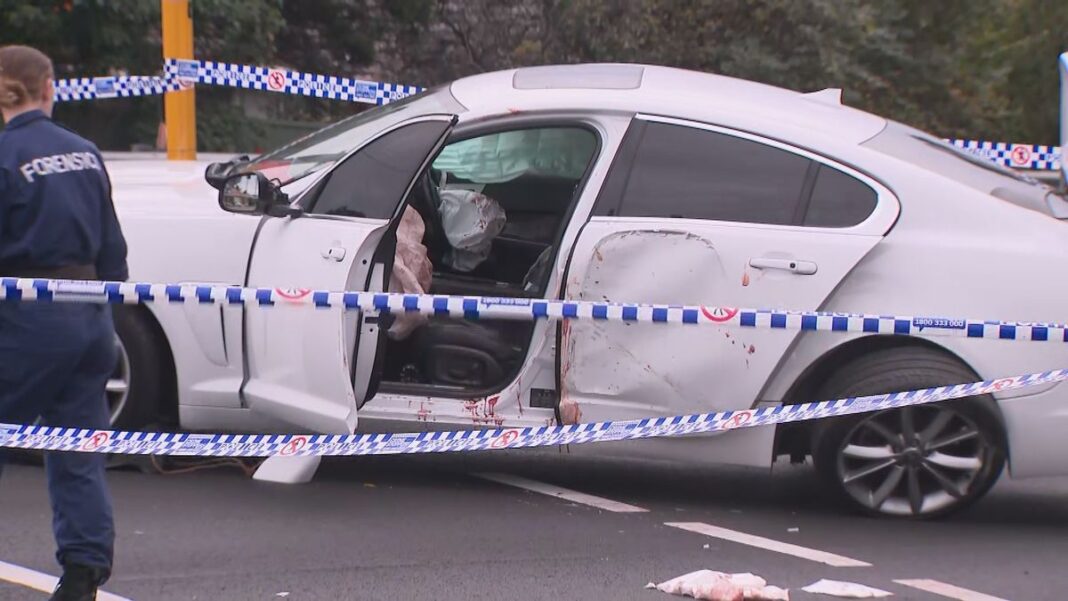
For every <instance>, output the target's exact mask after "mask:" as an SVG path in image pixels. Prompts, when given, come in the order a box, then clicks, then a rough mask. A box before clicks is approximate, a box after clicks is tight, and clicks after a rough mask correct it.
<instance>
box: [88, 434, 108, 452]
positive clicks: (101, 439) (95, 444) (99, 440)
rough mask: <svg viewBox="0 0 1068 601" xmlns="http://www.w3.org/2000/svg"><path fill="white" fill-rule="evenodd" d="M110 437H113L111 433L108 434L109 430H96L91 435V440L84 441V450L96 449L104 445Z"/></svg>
mask: <svg viewBox="0 0 1068 601" xmlns="http://www.w3.org/2000/svg"><path fill="white" fill-rule="evenodd" d="M109 439H111V434H108V433H107V432H95V433H93V435H92V436H90V437H89V440H87V441H85V442H84V443H82V450H83V451H95V450H97V449H99V448H100V447H102V446H104V444H105V443H106V442H107V441H108V440H109Z"/></svg>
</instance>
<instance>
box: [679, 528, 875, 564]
mask: <svg viewBox="0 0 1068 601" xmlns="http://www.w3.org/2000/svg"><path fill="white" fill-rule="evenodd" d="M664 525H665V526H671V527H672V528H679V529H680V530H688V531H690V532H696V533H698V534H704V535H706V536H712V537H715V538H720V539H723V540H727V541H731V542H734V543H739V544H742V545H749V546H750V547H757V548H760V549H766V550H768V551H775V552H776V553H783V554H785V555H793V556H794V557H800V558H801V559H808V560H810V561H816V562H819V563H825V564H827V565H829V566H834V567H836V568H860V567H871V564H870V563H868V562H865V561H860V560H857V559H852V558H849V557H843V556H841V555H835V554H834V553H827V552H826V551H817V550H816V549H809V548H808V547H802V546H800V545H793V544H790V543H783V542H779V541H777V540H772V539H770V538H764V537H762V536H756V535H753V534H746V533H744V532H738V531H736V530H728V529H726V528H720V527H719V526H713V525H711V524H705V523H703V522H665V523H664Z"/></svg>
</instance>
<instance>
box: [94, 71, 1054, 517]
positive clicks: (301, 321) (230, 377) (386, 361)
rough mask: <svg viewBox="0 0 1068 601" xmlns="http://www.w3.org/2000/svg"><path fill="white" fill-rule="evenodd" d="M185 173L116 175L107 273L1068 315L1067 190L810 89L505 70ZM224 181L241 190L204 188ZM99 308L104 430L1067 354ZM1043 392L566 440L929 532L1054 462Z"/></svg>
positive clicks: (513, 412) (678, 408) (564, 405)
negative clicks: (729, 474) (686, 431)
mask: <svg viewBox="0 0 1068 601" xmlns="http://www.w3.org/2000/svg"><path fill="white" fill-rule="evenodd" d="M205 167H206V165H205V164H190V163H166V164H164V163H161V162H152V163H146V162H143V161H136V160H129V161H117V162H116V161H112V162H111V163H110V168H111V172H112V177H113V180H114V188H115V197H116V205H117V208H118V212H119V215H120V219H121V222H122V225H123V228H124V230H125V233H126V236H127V238H128V240H129V243H130V265H131V279H133V280H138V281H153V282H166V283H185V282H199V283H203V282H210V283H221V284H243V285H248V286H263V287H282V288H284V289H285V291H286V293H287V294H293V295H302V294H306V293H307V289H330V290H395V291H406V292H429V293H434V294H453V295H478V296H482V297H487V298H488V299H490V300H487V301H486V302H502V303H504V302H508V299H509V298H512V297H526V298H563V299H583V300H598V301H600V300H608V301H626V302H647V303H680V304H681V303H685V304H703V305H715V306H742V307H769V308H787V309H799V310H825V311H851V312H867V313H879V314H902V315H931V316H943V315H944V316H950V317H957V316H962V317H979V318H990V319H1011V320H1031V321H1058V320H1063V318H1064V303H1063V300H1064V298H1065V295H1066V293H1068V289H1066V287H1065V284H1064V283H1063V278H1060V277H1059V274H1061V273H1062V272H1063V269H1064V263H1065V257H1068V235H1066V234H1068V224H1065V223H1062V222H1061V218H1063V217H1065V216H1068V210H1066V207H1068V201H1065V199H1064V198H1063V197H1062V196H1060V195H1058V194H1057V193H1055V192H1054V191H1053V190H1052V189H1050V188H1048V187H1045V186H1043V185H1040V184H1038V183H1035V182H1033V181H1030V180H1027V179H1025V178H1023V177H1020V176H1018V175H1016V174H1014V173H1012V172H1010V171H1007V170H1005V169H1002V168H1000V167H997V166H994V165H992V164H989V163H987V162H986V161H983V160H980V159H975V158H972V157H970V156H968V155H964V154H961V153H960V152H958V151H957V150H955V149H954V148H952V147H950V146H947V145H946V144H944V143H942V142H941V141H939V140H937V139H936V138H933V137H931V136H929V135H926V134H924V133H921V132H919V131H916V130H913V129H910V128H908V127H905V126H903V125H900V124H898V123H894V122H890V121H888V120H886V119H883V118H881V117H878V116H875V115H871V114H868V113H864V112H861V111H858V110H854V109H851V108H848V107H846V106H842V105H841V104H840V102H839V100H838V95H837V94H836V93H835V92H834V91H824V92H819V93H814V94H800V93H795V92H792V91H787V90H783V89H778V88H774V87H769V86H766V85H761V84H757V83H752V82H747V81H740V80H736V79H731V78H727V77H720V76H715V75H708V74H702V73H694V72H688V71H681V70H675V69H669V68H663V67H649V66H639V65H577V66H560V67H538V68H528V69H519V70H511V71H503V72H498V73H490V74H485V75H479V76H475V77H470V78H466V79H461V80H459V81H456V82H454V83H452V84H451V85H448V86H443V87H439V88H436V89H433V90H430V91H427V92H424V93H422V94H420V95H417V96H414V97H411V98H408V99H405V100H403V101H400V102H396V103H393V104H389V105H387V106H384V107H379V108H375V109H372V110H368V111H365V112H362V113H360V114H358V115H356V116H354V117H351V118H349V119H346V120H344V121H341V122H339V123H336V124H334V125H331V126H329V127H327V128H325V129H323V130H321V131H319V132H317V133H314V134H312V135H310V136H307V137H305V138H303V139H300V140H298V141H296V142H294V143H292V144H290V145H287V146H285V147H283V148H281V149H279V150H276V151H274V152H270V153H268V154H265V155H263V156H260V157H258V158H255V159H252V160H247V161H241V160H235V161H231V162H228V163H223V164H215V165H213V166H212V167H211V168H210V169H209V170H208V171H209V179H211V180H212V182H213V183H214V185H216V186H219V187H221V188H223V189H224V190H228V192H227V194H225V195H223V196H224V198H222V199H221V200H220V202H219V203H217V202H216V200H217V198H219V193H218V192H217V191H216V190H215V189H213V188H212V187H211V186H209V184H208V183H206V181H205V176H204V171H205ZM256 174H263V175H264V176H265V178H258V177H257V176H256ZM235 176H236V177H238V178H242V177H243V178H245V179H244V180H241V181H242V183H244V184H250V186H249V187H246V188H241V187H239V186H235V185H233V184H235V183H236V182H238V180H233V179H231V180H228V181H229V182H230V185H224V183H223V182H224V180H226V179H227V178H228V177H231V178H232V177H235ZM267 180H270V181H271V183H270V184H269V185H268V184H267V183H266V182H267ZM257 183H258V184H259V185H260V186H261V187H260V189H256V184H257ZM263 186H268V188H269V189H266V190H265V189H263ZM264 198H268V199H272V200H271V201H270V202H262V199H264ZM220 203H221V204H222V205H223V206H224V208H226V209H227V210H228V211H230V212H226V211H224V210H222V209H220V208H219V204H220ZM493 299H497V300H493ZM118 310H119V312H120V313H119V316H118V322H117V323H118V331H119V334H120V340H121V345H122V347H123V349H124V353H123V362H122V364H121V365H120V369H119V371H118V373H117V376H116V379H115V381H114V382H113V386H112V393H113V394H112V401H113V412H114V417H115V423H116V425H118V426H122V427H140V426H144V425H146V424H150V423H157V422H161V423H163V424H164V425H166V426H169V427H182V428H187V429H193V430H233V431H286V430H288V431H317V432H330V433H348V432H352V431H354V430H355V429H357V428H359V430H361V431H397V430H400V431H407V430H417V429H422V428H435V429H455V428H458V427H481V426H514V427H520V426H531V425H544V424H553V423H575V422H583V421H597V420H617V419H628V418H641V417H648V416H654V415H676V414H685V413H696V412H704V411H722V410H729V409H743V408H752V407H759V406H768V405H779V404H790V403H799V402H804V401H811V400H821V399H831V398H838V397H842V396H846V395H856V394H861V393H879V392H887V391H897V390H905V389H913V388H920V387H927V386H934V385H942V384H953V383H960V382H970V381H974V380H977V379H981V378H993V377H1000V376H1009V375H1016V374H1021V373H1029V372H1034V371H1039V370H1046V369H1054V368H1062V367H1065V366H1066V365H1068V346H1060V345H1055V344H1039V343H1013V342H1002V341H989V340H969V339H966V338H952V337H941V338H928V339H924V338H918V337H905V336H880V335H866V334H861V333H850V334H840V333H814V332H792V331H789V332H788V331H771V330H756V329H753V330H744V331H741V330H737V329H731V328H727V327H721V328H720V327H715V326H711V327H702V328H688V327H685V326H673V325H646V324H624V323H601V322H581V321H576V322H571V323H556V322H547V321H539V322H515V321H486V320H483V321H462V320H450V319H445V318H429V319H423V318H419V319H413V318H411V317H408V316H402V317H399V318H397V319H394V320H390V319H382V318H380V316H378V315H372V314H362V315H361V314H358V313H356V312H341V311H339V310H314V311H313V310H281V309H258V308H249V309H243V308H241V307H233V306H223V307H220V306H196V305H167V304H163V303H160V304H150V305H146V306H136V307H121V308H119V309H118ZM705 318H706V319H710V320H713V321H716V320H721V318H722V316H721V315H717V314H715V313H712V312H706V315H705ZM1066 402H1068V392H1066V391H1065V389H1064V387H1063V386H1060V385H1050V386H1045V387H1040V388H1028V389H1024V390H1020V391H1013V392H1010V393H1005V394H1001V395H996V396H995V397H983V398H974V399H969V400H966V401H963V402H954V403H942V404H937V405H930V406H924V407H919V408H914V409H906V410H899V411H888V412H882V413H875V414H865V415H860V416H856V417H848V418H842V419H836V420H824V421H819V422H814V423H806V424H803V425H798V426H794V427H789V428H786V427H784V428H775V427H760V428H751V429H745V430H738V431H732V432H728V433H724V434H720V435H715V436H705V435H702V436H693V437H686V438H682V439H658V440H648V441H636V442H621V443H607V444H603V445H588V446H586V445H583V446H580V447H579V448H576V449H574V451H575V452H606V451H608V452H624V453H629V454H633V455H645V456H657V457H669V458H678V459H685V460H687V461H707V462H729V463H737V464H744V465H751V466H765V467H768V466H771V465H772V463H773V462H774V461H775V460H776V458H782V457H790V458H792V459H794V460H803V459H804V458H805V457H807V456H812V457H813V458H814V460H815V464H816V466H817V468H818V471H819V473H820V474H822V476H823V477H825V478H826V480H827V482H828V483H829V485H830V486H832V487H834V488H835V489H836V490H838V491H839V492H840V493H841V494H842V496H843V497H844V498H845V499H848V500H849V501H851V502H852V503H853V504H855V505H856V506H857V507H859V508H861V509H863V510H866V511H869V512H874V513H877V514H884V515H893V516H933V515H939V514H943V513H946V512H948V511H951V510H954V509H957V508H959V507H962V506H964V505H965V504H967V503H969V502H971V501H973V500H975V499H976V498H978V497H979V496H981V495H982V494H983V493H985V492H986V491H987V490H988V489H989V488H990V486H991V485H993V483H994V482H995V480H996V479H997V478H998V476H999V475H1000V473H1001V471H1002V468H1003V465H1004V464H1005V463H1006V461H1008V462H1010V467H1011V471H1012V474H1013V475H1014V476H1035V475H1052V474H1064V473H1068V462H1066V461H1065V460H1064V457H1066V456H1068V436H1065V435H1064V432H1066V431H1068V404H1066Z"/></svg>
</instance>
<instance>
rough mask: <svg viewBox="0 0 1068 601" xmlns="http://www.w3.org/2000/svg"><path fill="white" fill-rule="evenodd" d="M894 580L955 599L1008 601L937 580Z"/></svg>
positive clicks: (961, 600) (960, 600) (958, 600)
mask: <svg viewBox="0 0 1068 601" xmlns="http://www.w3.org/2000/svg"><path fill="white" fill-rule="evenodd" d="M894 582H896V583H898V584H903V585H905V586H911V587H912V588H916V589H920V590H921V591H926V592H928V593H934V594H936V595H941V596H943V597H949V598H950V599H957V601H1008V600H1007V599H1002V598H1001V597H992V596H990V595H984V594H983V593H977V592H975V591H970V590H968V589H966V588H961V587H959V586H953V585H952V584H946V583H945V582H939V581H937V580H926V579H921V580H895V581H894Z"/></svg>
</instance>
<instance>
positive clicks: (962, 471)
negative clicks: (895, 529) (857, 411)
mask: <svg viewBox="0 0 1068 601" xmlns="http://www.w3.org/2000/svg"><path fill="white" fill-rule="evenodd" d="M996 453H997V446H996V441H994V440H991V438H990V436H989V435H988V433H987V432H985V431H984V430H983V429H982V428H980V427H979V426H978V425H977V424H976V422H975V421H974V420H972V419H971V418H970V417H968V416H967V415H965V414H963V413H962V412H960V411H958V410H956V409H955V408H954V407H953V406H951V405H928V406H920V407H905V408H902V409H895V410H889V411H881V412H878V413H873V414H871V415H869V416H866V417H865V419H863V420H861V421H860V422H858V423H857V424H856V425H855V426H854V427H853V428H852V430H850V431H849V433H848V434H847V435H846V436H845V438H844V439H843V443H842V445H841V447H840V448H839V451H838V458H837V463H838V465H837V468H838V469H837V473H838V477H839V479H840V482H841V484H842V487H843V488H844V489H845V491H846V492H847V493H848V494H849V495H850V496H851V497H852V498H853V499H854V500H856V501H857V502H858V503H860V504H861V505H862V506H864V507H866V508H868V509H869V510H872V511H876V512H879V513H885V514H890V515H898V516H912V517H922V516H924V515H930V514H933V513H937V512H941V511H943V510H945V509H947V508H950V507H952V506H953V505H955V504H958V503H961V502H964V501H966V500H968V499H969V498H970V497H971V495H973V494H975V492H976V488H977V487H976V483H977V482H984V481H986V480H987V475H988V472H989V471H990V470H991V469H994V464H995V463H996V462H995V457H996Z"/></svg>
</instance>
